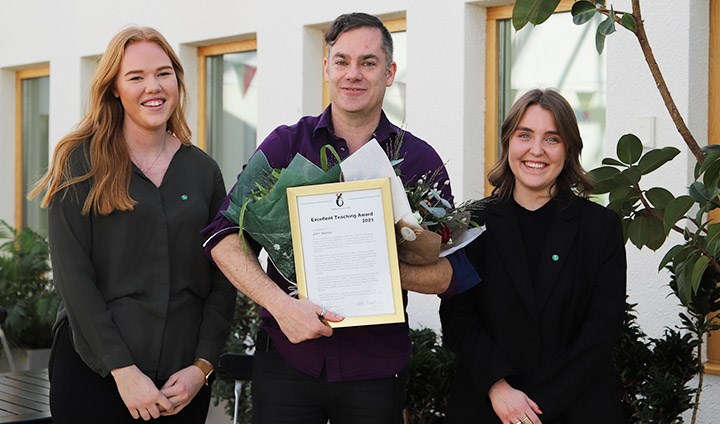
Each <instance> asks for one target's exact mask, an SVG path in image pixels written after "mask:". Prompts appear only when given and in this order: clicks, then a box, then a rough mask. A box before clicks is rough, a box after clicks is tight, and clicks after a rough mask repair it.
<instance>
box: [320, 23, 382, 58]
mask: <svg viewBox="0 0 720 424" xmlns="http://www.w3.org/2000/svg"><path fill="white" fill-rule="evenodd" d="M363 27H371V28H377V29H379V30H380V33H381V34H382V50H383V52H384V53H385V58H386V61H387V63H386V66H390V64H391V63H392V61H393V40H392V36H391V35H390V31H388V29H387V28H385V25H383V23H382V21H380V19H378V18H377V17H375V16H373V15H368V14H367V13H361V12H355V13H346V14H344V15H340V16H338V17H337V18H335V20H334V21H333V22H332V24H330V27H329V28H328V29H327V31H326V32H325V43H326V44H327V48H328V53H329V52H330V48H331V47H332V46H333V45H334V44H335V42H336V41H337V39H338V38H339V37H340V35H342V34H343V33H345V32H348V31H350V30H353V29H356V28H363Z"/></svg>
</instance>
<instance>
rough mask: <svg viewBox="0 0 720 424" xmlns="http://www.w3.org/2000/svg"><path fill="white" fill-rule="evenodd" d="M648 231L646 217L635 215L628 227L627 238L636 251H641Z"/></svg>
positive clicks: (648, 226) (647, 219) (646, 239)
mask: <svg viewBox="0 0 720 424" xmlns="http://www.w3.org/2000/svg"><path fill="white" fill-rule="evenodd" d="M649 231H650V224H649V218H648V216H647V215H644V214H643V215H640V214H638V215H636V216H635V219H633V220H632V222H630V225H628V238H629V239H630V241H631V242H632V244H634V245H635V246H636V247H637V248H638V249H642V247H643V246H645V244H646V243H647V241H648V237H649V235H650V234H649Z"/></svg>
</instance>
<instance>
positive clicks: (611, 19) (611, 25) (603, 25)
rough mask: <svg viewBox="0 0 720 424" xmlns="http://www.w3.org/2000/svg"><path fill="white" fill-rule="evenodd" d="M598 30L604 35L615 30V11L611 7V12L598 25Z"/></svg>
mask: <svg viewBox="0 0 720 424" xmlns="http://www.w3.org/2000/svg"><path fill="white" fill-rule="evenodd" d="M598 32H599V33H601V34H603V35H610V34H612V33H613V32H615V11H613V10H612V9H610V14H609V15H608V17H607V18H605V20H604V21H602V22H600V25H598Z"/></svg>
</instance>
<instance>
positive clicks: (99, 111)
mask: <svg viewBox="0 0 720 424" xmlns="http://www.w3.org/2000/svg"><path fill="white" fill-rule="evenodd" d="M138 41H149V42H152V43H155V44H157V45H158V46H160V47H161V48H162V49H163V50H164V51H165V53H166V54H167V55H168V57H169V58H170V61H171V62H172V65H173V68H174V70H175V75H176V78H177V82H178V94H179V98H180V102H179V103H178V107H177V108H176V109H175V111H174V112H173V114H172V115H171V117H170V119H169V120H168V122H167V131H168V132H170V133H173V134H174V135H175V136H176V137H177V138H178V139H180V141H181V142H182V143H183V144H184V145H190V136H191V132H190V128H189V127H188V124H187V121H186V120H185V109H186V107H187V98H186V92H187V90H186V88H185V81H184V71H183V67H182V65H181V64H180V59H179V58H178V56H177V55H176V54H175V52H174V51H173V49H172V47H171V46H170V44H169V43H168V42H167V40H166V39H165V37H163V36H162V34H160V33H159V32H158V31H157V30H155V29H153V28H148V27H137V26H131V27H127V28H125V29H123V30H121V31H120V32H119V33H117V34H116V35H115V36H114V37H113V38H112V40H110V43H109V44H108V47H107V49H106V50H105V53H104V54H103V55H102V57H101V58H100V61H99V62H98V65H97V68H96V70H95V74H94V75H93V79H92V85H91V89H90V98H89V111H88V112H87V113H86V115H85V117H84V118H83V119H82V120H81V121H80V123H78V124H77V126H76V127H75V129H74V130H73V131H71V132H70V133H69V134H67V135H66V136H65V137H63V138H62V139H61V140H60V141H59V142H58V145H57V147H56V148H55V151H54V153H53V158H52V161H51V163H50V168H49V169H48V171H47V173H46V174H45V176H43V177H42V178H41V179H40V181H38V182H37V183H36V184H35V187H34V188H33V189H32V191H31V192H30V194H29V195H28V197H29V198H34V197H36V196H38V195H39V194H40V193H41V192H42V191H43V190H46V192H45V195H44V196H43V198H42V201H41V202H40V205H41V206H42V207H48V206H49V205H50V204H51V203H52V200H53V198H54V197H55V195H57V194H58V193H59V192H61V191H62V190H63V189H65V188H68V187H71V186H73V185H75V184H78V183H81V182H83V181H88V180H90V182H91V184H90V191H89V193H88V195H87V198H86V199H85V204H84V205H83V208H82V214H83V215H88V214H91V213H92V214H95V215H108V214H110V213H111V212H113V211H116V210H117V211H129V210H132V209H133V207H134V205H136V204H137V201H135V200H134V199H132V198H131V197H130V192H129V188H130V178H131V175H132V165H131V162H130V154H129V153H128V149H127V145H126V143H125V139H124V137H123V131H122V129H123V118H124V109H123V106H122V103H121V102H120V100H119V99H117V98H115V96H114V95H113V87H114V84H115V79H116V77H117V75H118V73H119V72H120V62H121V61H122V58H123V55H124V54H125V49H126V48H127V46H128V45H130V44H132V43H135V42H138ZM85 143H87V146H85V147H86V152H87V153H88V154H89V162H90V165H89V166H90V168H89V171H88V172H87V173H86V174H83V175H73V171H72V169H71V166H70V157H71V155H72V153H73V152H74V151H75V150H76V149H77V148H78V147H80V146H82V145H83V144H85ZM76 172H77V170H76Z"/></svg>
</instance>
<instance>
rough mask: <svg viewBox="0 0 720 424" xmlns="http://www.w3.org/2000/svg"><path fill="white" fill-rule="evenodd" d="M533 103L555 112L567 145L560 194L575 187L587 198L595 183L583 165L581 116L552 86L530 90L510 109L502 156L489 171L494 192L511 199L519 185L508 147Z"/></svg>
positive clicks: (502, 138) (502, 136)
mask: <svg viewBox="0 0 720 424" xmlns="http://www.w3.org/2000/svg"><path fill="white" fill-rule="evenodd" d="M532 105H538V106H540V107H541V108H543V109H545V110H547V111H549V112H550V113H552V115H553V117H554V118H555V124H556V125H557V127H558V128H557V130H558V132H559V133H560V137H561V138H562V140H563V144H564V146H565V164H564V166H563V169H562V171H560V175H558V177H557V179H556V180H555V186H556V188H557V191H556V193H560V192H562V191H567V190H572V191H574V192H575V193H576V194H577V195H579V196H582V197H587V196H588V194H589V192H590V190H592V187H593V186H592V183H591V182H590V180H589V179H588V178H587V176H586V175H585V170H584V169H583V167H582V165H581V164H580V153H581V152H582V148H583V142H582V137H580V130H579V129H578V124H577V119H575V112H574V111H573V109H572V107H571V106H570V104H569V103H568V102H567V100H565V98H564V97H563V96H562V95H561V94H560V93H558V92H557V91H555V90H552V89H548V90H539V89H534V90H530V91H528V92H527V93H525V94H524V95H523V96H522V97H520V99H518V100H517V101H516V102H515V103H514V104H513V105H512V107H511V108H510V112H508V114H507V116H506V117H505V120H504V121H503V124H502V130H501V132H500V157H499V158H498V160H497V162H495V165H493V167H492V169H491V170H490V172H488V181H489V182H490V184H492V185H493V186H495V188H494V189H493V194H495V195H497V196H498V198H499V199H507V198H509V197H510V196H511V195H512V192H513V189H514V188H515V175H513V173H512V170H511V169H510V164H509V163H508V147H509V145H510V138H511V137H512V135H513V133H514V132H515V130H516V129H517V127H518V125H520V120H521V119H522V117H523V115H524V114H525V111H526V110H527V108H528V107H530V106H532Z"/></svg>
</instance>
